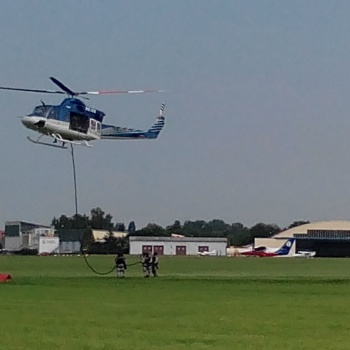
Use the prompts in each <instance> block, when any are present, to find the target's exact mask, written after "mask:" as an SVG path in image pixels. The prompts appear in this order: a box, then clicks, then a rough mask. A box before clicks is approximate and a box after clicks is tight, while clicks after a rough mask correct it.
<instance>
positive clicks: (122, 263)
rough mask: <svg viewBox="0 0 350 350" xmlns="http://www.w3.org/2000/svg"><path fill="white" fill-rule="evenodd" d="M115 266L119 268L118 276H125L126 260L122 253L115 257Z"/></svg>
mask: <svg viewBox="0 0 350 350" xmlns="http://www.w3.org/2000/svg"><path fill="white" fill-rule="evenodd" d="M115 268H116V270H117V277H118V278H124V275H125V270H126V260H125V258H124V255H123V254H122V253H118V254H117V257H116V258H115Z"/></svg>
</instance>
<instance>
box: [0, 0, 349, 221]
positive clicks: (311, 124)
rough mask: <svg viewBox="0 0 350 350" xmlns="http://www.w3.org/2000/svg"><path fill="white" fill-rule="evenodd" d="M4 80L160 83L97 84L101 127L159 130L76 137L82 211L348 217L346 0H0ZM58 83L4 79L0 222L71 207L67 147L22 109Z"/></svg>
mask: <svg viewBox="0 0 350 350" xmlns="http://www.w3.org/2000/svg"><path fill="white" fill-rule="evenodd" d="M0 4H1V12H0V33H1V34H2V35H1V37H2V41H1V44H2V48H1V55H0V66H1V70H0V77H1V79H0V85H2V86H14V87H24V88H38V89H55V86H54V85H53V84H52V83H51V82H50V80H49V77H50V76H54V77H56V78H58V79H59V80H61V81H62V82H64V83H65V84H66V85H67V86H69V87H70V88H72V89H73V90H90V91H91V90H99V89H145V88H156V89H165V90H166V92H165V93H163V94H152V95H118V96H96V97H95V96H93V97H92V98H91V100H90V101H88V105H89V106H91V107H96V108H98V109H101V110H103V111H104V112H105V113H106V117H105V120H104V121H105V122H106V123H110V124H116V125H122V126H130V127H136V128H148V127H149V126H150V125H151V124H152V123H153V122H154V119H155V117H156V116H157V114H158V110H159V106H160V104H161V102H163V101H164V102H165V103H166V105H167V106H166V126H165V129H164V131H163V132H162V134H161V135H160V138H159V139H158V140H156V141H152V142H143V141H134V142H131V141H97V142H95V143H94V147H93V148H83V147H80V148H76V163H77V178H78V197H79V211H80V212H81V213H82V214H89V212H90V209H91V208H94V207H97V206H99V207H101V208H102V209H103V210H104V211H105V212H107V213H110V214H112V215H113V220H114V222H124V223H126V224H128V223H129V222H130V221H131V220H134V221H135V222H136V226H137V227H138V228H140V227H142V226H144V225H146V224H147V223H149V222H153V223H157V224H160V225H162V226H166V225H168V224H171V223H173V222H174V221H175V220H180V221H181V222H184V221H185V220H197V219H198V220H199V219H203V220H207V221H209V220H212V219H214V218H218V219H223V220H225V221H226V222H228V223H232V222H242V223H243V224H245V225H247V226H251V225H253V224H255V223H257V222H260V221H262V222H265V223H276V224H278V225H280V226H282V227H283V226H287V225H288V224H290V223H291V222H293V221H294V220H310V221H316V220H332V219H348V218H349V214H350V189H349V185H350V175H349V174H350V152H349V150H350V138H349V136H348V134H349V132H348V130H349V128H350V118H349V111H350V99H349V90H350V79H349V76H350V65H349V62H350V40H349V38H348V33H349V32H350V22H349V21H348V17H349V13H350V3H349V2H348V1H337V0H335V1H332V2H330V1H322V0H317V1H316V0H314V1H307V0H303V1H277V0H276V1H264V0H254V1H253V0H251V1H249V0H247V1H223V0H222V1H207V0H200V1H183V0H182V1H181V0H176V1H152V0H150V1H141V0H139V1H116V0H105V1H92V0H84V1H83V0H77V1H66V0H60V1H55V2H49V1H44V0H42V1H34V0H26V1H16V2H14V1H12V2H9V1H4V0H3V1H0ZM61 97H62V96H53V95H41V94H37V95H36V94H30V93H16V92H11V91H2V92H0V106H1V114H2V115H1V121H2V124H1V126H2V127H1V128H0V147H1V150H2V151H1V152H0V164H1V168H2V171H1V172H0V194H1V199H2V200H1V204H0V209H1V210H0V228H1V226H4V223H5V221H9V220H27V221H31V222H39V223H43V224H48V223H50V222H51V220H52V218H53V217H54V216H59V215H60V214H66V215H69V216H71V215H72V214H73V213H74V193H73V179H72V167H71V160H70V154H69V152H68V151H62V150H57V149H51V148H49V147H40V146H37V145H34V144H31V143H29V142H28V141H27V140H26V136H27V135H28V134H30V132H29V131H28V130H26V129H25V128H24V127H23V126H22V125H21V123H20V120H19V119H18V118H17V116H21V115H25V114H28V113H29V112H31V110H32V109H33V107H34V106H35V105H37V104H40V99H42V100H44V101H45V102H47V103H54V104H58V103H60V101H61Z"/></svg>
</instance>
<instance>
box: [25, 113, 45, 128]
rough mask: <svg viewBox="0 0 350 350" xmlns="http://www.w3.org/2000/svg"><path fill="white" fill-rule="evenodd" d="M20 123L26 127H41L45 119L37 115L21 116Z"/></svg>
mask: <svg viewBox="0 0 350 350" xmlns="http://www.w3.org/2000/svg"><path fill="white" fill-rule="evenodd" d="M21 121H22V124H23V125H24V126H25V127H27V128H33V127H38V128H42V127H43V126H44V125H45V120H43V118H38V117H28V116H26V117H22V120H21Z"/></svg>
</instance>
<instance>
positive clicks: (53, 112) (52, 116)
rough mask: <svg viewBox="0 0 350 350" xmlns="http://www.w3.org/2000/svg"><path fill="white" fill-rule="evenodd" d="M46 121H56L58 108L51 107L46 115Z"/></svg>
mask: <svg viewBox="0 0 350 350" xmlns="http://www.w3.org/2000/svg"><path fill="white" fill-rule="evenodd" d="M47 119H58V108H55V107H52V108H51V109H50V111H49V112H48V114H47Z"/></svg>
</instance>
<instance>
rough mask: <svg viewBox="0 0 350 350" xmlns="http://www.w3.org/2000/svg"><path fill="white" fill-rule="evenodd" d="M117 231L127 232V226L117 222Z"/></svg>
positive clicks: (115, 227)
mask: <svg viewBox="0 0 350 350" xmlns="http://www.w3.org/2000/svg"><path fill="white" fill-rule="evenodd" d="M114 229H115V230H116V231H120V232H125V225H124V224H123V223H122V222H117V223H116V224H115V226H114Z"/></svg>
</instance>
